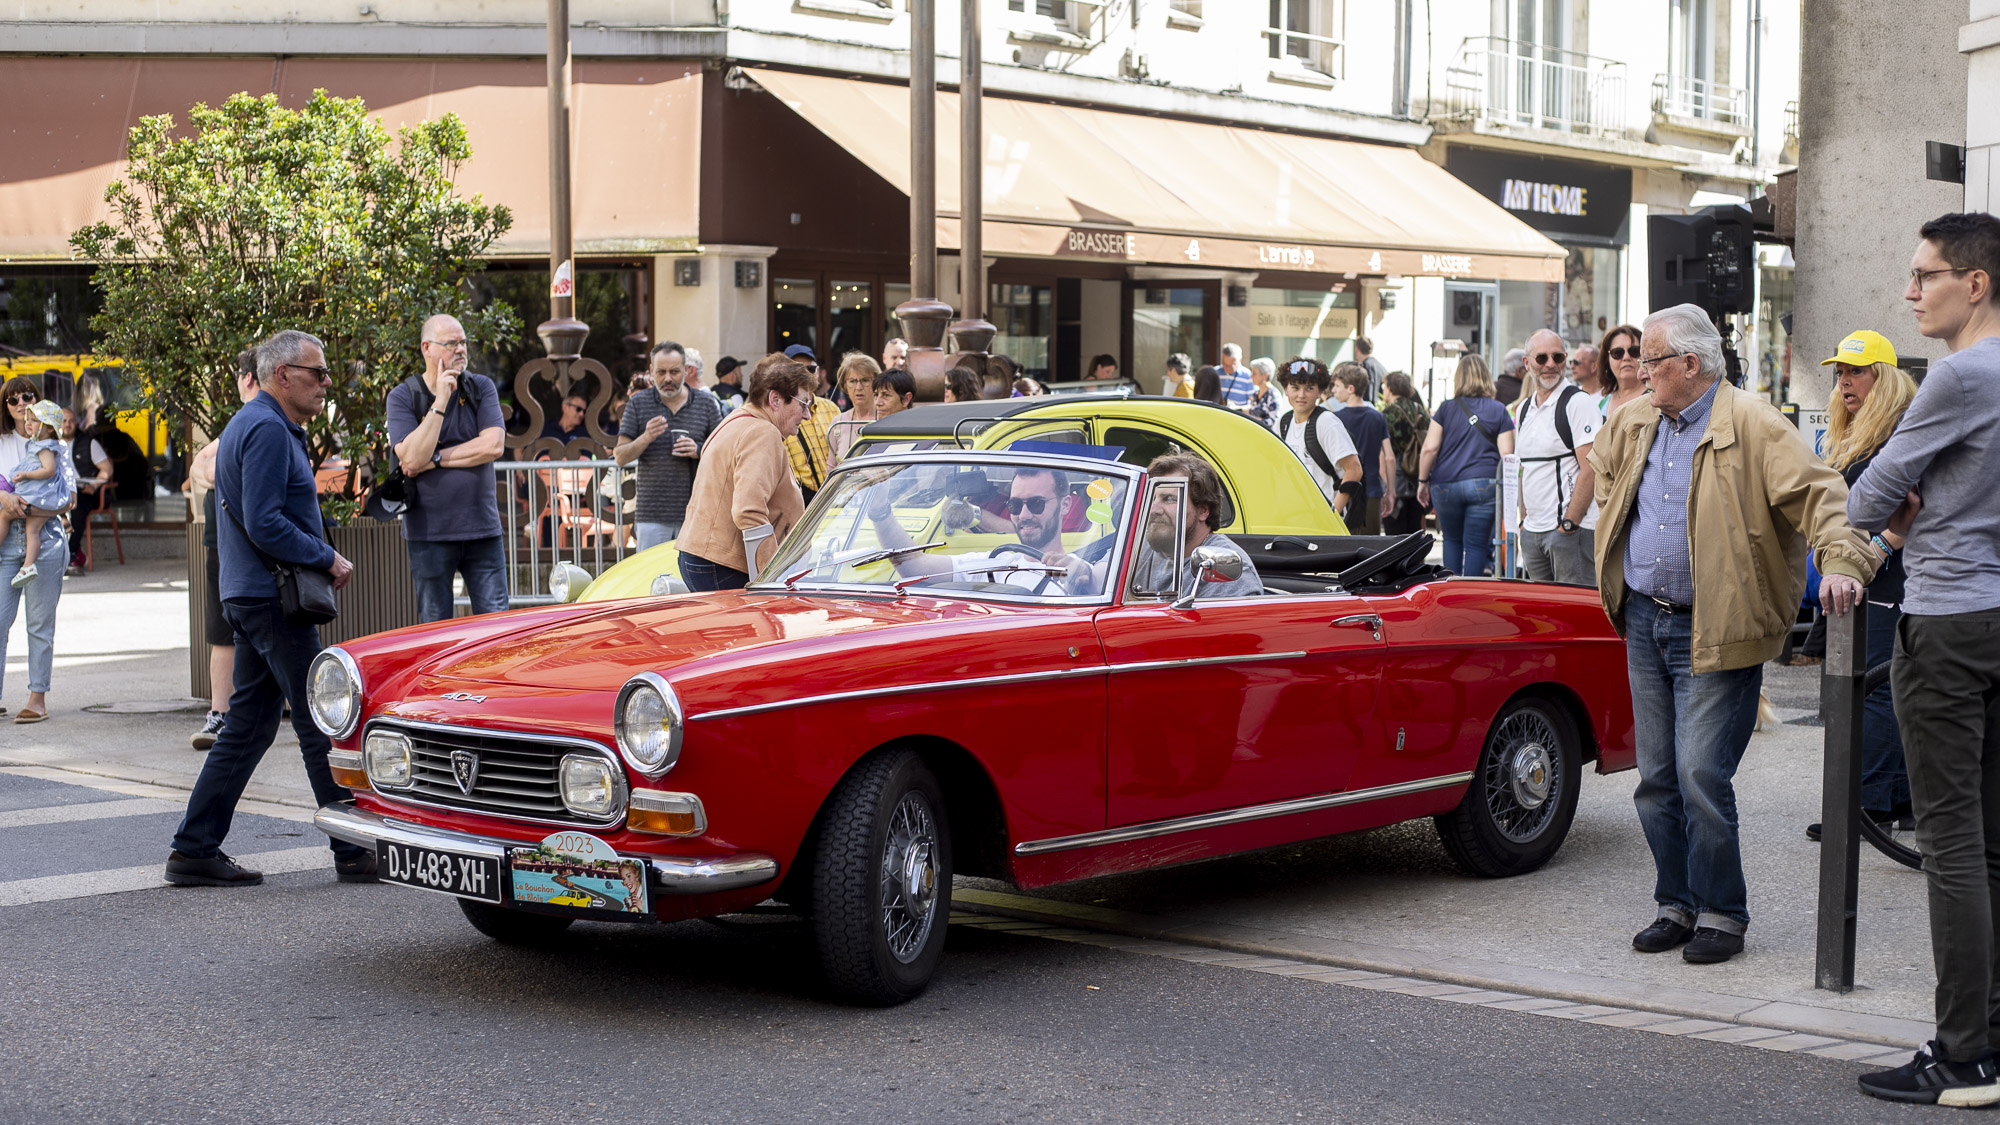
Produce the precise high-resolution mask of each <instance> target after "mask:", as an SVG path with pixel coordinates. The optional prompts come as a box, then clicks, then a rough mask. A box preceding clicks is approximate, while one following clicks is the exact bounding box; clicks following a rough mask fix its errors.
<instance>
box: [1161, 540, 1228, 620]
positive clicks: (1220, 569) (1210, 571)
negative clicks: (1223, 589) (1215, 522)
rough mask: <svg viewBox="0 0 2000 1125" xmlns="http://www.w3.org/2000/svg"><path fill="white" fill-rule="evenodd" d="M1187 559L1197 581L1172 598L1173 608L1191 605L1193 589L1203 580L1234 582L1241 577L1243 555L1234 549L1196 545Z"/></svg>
mask: <svg viewBox="0 0 2000 1125" xmlns="http://www.w3.org/2000/svg"><path fill="white" fill-rule="evenodd" d="M1188 560H1189V561H1190V562H1192V563H1194V568H1195V575H1196V578H1197V581H1196V583H1195V584H1194V585H1192V586H1189V587H1188V588H1187V590H1186V591H1184V592H1183V593H1182V594H1181V596H1180V597H1178V598H1175V599H1174V604H1173V608H1175V609H1186V608H1187V607H1189V606H1191V605H1193V604H1194V595H1195V591H1196V590H1198V589H1200V588H1201V583H1203V582H1234V581H1236V580H1237V579H1238V578H1241V577H1243V556H1241V555H1239V554H1237V553H1236V552H1234V551H1226V550H1224V549H1222V548H1221V547H1196V548H1195V549H1194V551H1193V553H1191V554H1190V555H1188Z"/></svg>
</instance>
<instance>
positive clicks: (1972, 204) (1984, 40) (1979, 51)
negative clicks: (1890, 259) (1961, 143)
mask: <svg viewBox="0 0 2000 1125" xmlns="http://www.w3.org/2000/svg"><path fill="white" fill-rule="evenodd" d="M1971 2H1972V15H1973V22H1971V23H1968V24H1966V25H1965V26H1963V27H1961V28H1959V29H1958V49H1959V51H1960V52H1962V53H1963V54H1964V55H1965V64H1966V75H1965V108H1966V113H1965V209H1966V210H1967V211H1985V212H1987V213H1989V214H1990V213H1992V212H1994V211H1996V210H2000V171H1996V167H1995V166H1996V165H2000V120H1996V119H1995V117H1994V114H1993V113H1992V107H1993V106H1994V104H1996V99H2000V6H1996V5H1995V4H1994V3H1992V0H1971ZM1981 16H1984V17H1985V18H1983V19H1982V18H1979V17H1981ZM1975 106H1977V107H1978V110H1977V111H1976V112H1975V110H1974V108H1973V107H1975Z"/></svg>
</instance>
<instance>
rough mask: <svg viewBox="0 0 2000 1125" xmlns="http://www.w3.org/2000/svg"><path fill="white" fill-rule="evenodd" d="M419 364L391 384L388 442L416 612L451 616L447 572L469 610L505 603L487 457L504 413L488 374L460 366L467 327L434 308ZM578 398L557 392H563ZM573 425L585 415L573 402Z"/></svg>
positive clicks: (499, 437)
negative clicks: (403, 494)
mask: <svg viewBox="0 0 2000 1125" xmlns="http://www.w3.org/2000/svg"><path fill="white" fill-rule="evenodd" d="M417 347H418V348H419V349H420V350H421V351H422V352H423V356H424V370H423V374H421V375H412V376H410V377H409V378H408V379H405V380H404V381H403V382H402V383H400V384H398V385H397V386H396V387H395V388H394V389H392V390H391V391H390V392H389V402H388V408H387V413H388V425H389V440H390V442H392V443H393V444H394V446H395V450H396V459H397V461H399V462H400V463H401V464H402V466H403V475H404V476H406V477H408V478H409V491H408V493H407V495H408V497H409V507H408V508H407V509H405V510H404V512H403V538H404V539H406V540H408V541H409V548H410V574H411V577H412V578H413V579H414V580H415V582H416V586H417V620H419V621H442V620H444V619H445V618H447V617H450V616H452V609H453V607H452V577H453V576H454V575H458V576H462V577H463V578H464V579H465V594H466V597H467V598H469V599H470V600H471V602H472V612H474V613H497V612H499V611H500V610H503V609H506V608H507V548H506V544H505V543H503V542H502V541H501V538H500V501H499V492H498V490H497V480H496V477H495V475H494V472H493V462H494V461H496V460H498V459H499V457H500V453H501V450H502V449H503V448H504V447H505V441H506V429H505V427H506V424H507V423H506V419H505V418H504V417H503V416H502V415H501V413H500V394H499V392H498V391H496V390H494V388H493V380H491V379H488V378H487V377H486V376H484V375H478V374H474V373H472V372H468V371H467V370H466V369H465V364H466V356H467V354H468V353H467V351H466V340H465V328H464V326H463V325H461V324H459V322H458V320H457V318H456V317H451V316H446V315H444V314H443V313H440V314H438V315H436V316H433V317H431V318H430V319H429V320H426V321H424V327H423V331H422V332H421V333H420V335H419V339H418V343H417ZM576 397H579V396H578V395H576V394H570V395H565V396H564V400H565V405H567V404H568V400H570V399H573V398H576ZM571 413H573V414H575V415H576V420H577V424H579V425H580V424H581V423H582V421H583V416H582V413H581V412H580V411H576V410H572V411H571Z"/></svg>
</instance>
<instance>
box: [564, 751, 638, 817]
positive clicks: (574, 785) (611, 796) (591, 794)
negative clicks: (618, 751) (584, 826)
mask: <svg viewBox="0 0 2000 1125" xmlns="http://www.w3.org/2000/svg"><path fill="white" fill-rule="evenodd" d="M557 778H558V780H559V782H560V787H561V789H562V801H563V807H564V808H567V809H568V810H569V811H571V812H573V813H575V814H576V815H578V816H588V817H594V818H598V819H602V818H605V817H610V816H616V815H617V814H618V811H619V809H620V808H621V807H622V806H623V805H624V803H625V794H624V779H623V778H621V777H619V776H618V767H617V766H616V765H615V764H613V763H611V762H608V761H606V760H604V759H603V758H600V757H598V756H597V755H595V754H570V755H567V756H565V757H564V758H563V760H562V768H561V769H560V770H559V771H557Z"/></svg>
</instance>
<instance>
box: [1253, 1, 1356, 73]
mask: <svg viewBox="0 0 2000 1125" xmlns="http://www.w3.org/2000/svg"><path fill="white" fill-rule="evenodd" d="M1342 23H1343V20H1342V13H1341V5H1340V0H1270V22H1269V23H1268V24H1267V25H1266V26H1265V28H1264V39H1265V42H1266V43H1267V44H1268V49H1269V51H1270V55H1271V58H1272V59H1273V60H1274V61H1276V62H1278V63H1280V64H1282V65H1283V66H1291V67H1298V68H1301V69H1304V70H1309V71H1312V72H1314V73H1317V74H1323V75H1326V76H1327V77H1329V78H1339V77H1340V76H1341V74H1340V71H1341V32H1342V30H1343V28H1342Z"/></svg>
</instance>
